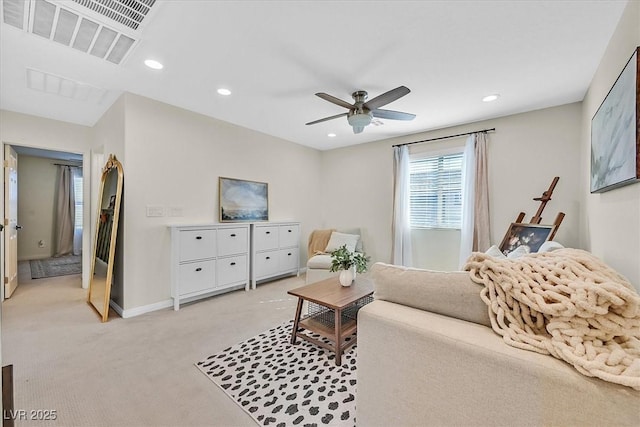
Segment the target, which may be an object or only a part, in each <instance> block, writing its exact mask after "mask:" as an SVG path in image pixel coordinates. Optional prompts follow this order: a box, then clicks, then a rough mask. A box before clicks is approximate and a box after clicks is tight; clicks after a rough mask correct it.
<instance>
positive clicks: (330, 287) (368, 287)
mask: <svg viewBox="0 0 640 427" xmlns="http://www.w3.org/2000/svg"><path fill="white" fill-rule="evenodd" d="M287 293H288V294H290V295H293V296H296V297H298V298H302V299H304V300H307V301H311V302H315V303H316V304H320V305H322V306H325V307H328V308H332V309H334V310H335V309H340V310H341V309H343V308H345V307H347V306H348V305H350V304H352V303H354V302H355V301H357V300H359V299H360V298H364V297H366V296H367V295H371V294H373V282H372V281H371V280H370V279H366V278H363V277H356V280H355V282H354V283H353V284H351V286H342V285H341V284H340V282H339V281H338V278H337V277H331V278H329V279H325V280H321V281H320V282H316V283H311V284H310V285H306V286H302V287H300V288H295V289H292V290H290V291H289V292H287Z"/></svg>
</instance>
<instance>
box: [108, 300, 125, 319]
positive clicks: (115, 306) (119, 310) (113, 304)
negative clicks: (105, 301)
mask: <svg viewBox="0 0 640 427" xmlns="http://www.w3.org/2000/svg"><path fill="white" fill-rule="evenodd" d="M109 307H111V308H113V310H114V311H115V312H116V313H118V315H120V317H124V316H123V315H122V314H123V313H124V310H123V309H122V307H120V306H119V305H118V304H116V302H115V301H114V300H112V299H110V300H109Z"/></svg>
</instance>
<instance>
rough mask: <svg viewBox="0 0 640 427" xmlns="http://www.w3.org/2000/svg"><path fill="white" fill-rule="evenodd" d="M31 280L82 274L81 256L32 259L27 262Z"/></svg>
mask: <svg viewBox="0 0 640 427" xmlns="http://www.w3.org/2000/svg"><path fill="white" fill-rule="evenodd" d="M29 265H30V266H31V278H32V279H43V278H45V277H56V276H67V275H69V274H80V273H82V256H80V255H66V256H61V257H57V258H46V259H34V260H31V261H29Z"/></svg>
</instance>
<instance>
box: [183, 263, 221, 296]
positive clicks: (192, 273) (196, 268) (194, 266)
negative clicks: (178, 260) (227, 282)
mask: <svg viewBox="0 0 640 427" xmlns="http://www.w3.org/2000/svg"><path fill="white" fill-rule="evenodd" d="M178 283H179V284H180V289H179V291H178V292H179V295H178V296H183V295H188V294H191V293H194V292H201V291H205V290H207V289H212V288H213V287H214V286H215V283H216V262H215V260H210V261H199V262H189V263H186V264H180V266H179V267H178Z"/></svg>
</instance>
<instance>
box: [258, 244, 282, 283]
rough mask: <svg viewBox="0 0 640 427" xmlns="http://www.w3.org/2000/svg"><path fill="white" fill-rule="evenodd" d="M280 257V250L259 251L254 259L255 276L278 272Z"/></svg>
mask: <svg viewBox="0 0 640 427" xmlns="http://www.w3.org/2000/svg"><path fill="white" fill-rule="evenodd" d="M278 258H279V253H278V251H272V252H260V253H257V254H256V257H255V260H254V261H253V262H254V264H253V265H254V268H255V272H254V275H255V277H257V278H260V277H265V276H270V275H274V274H276V273H278V270H279V268H278Z"/></svg>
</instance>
